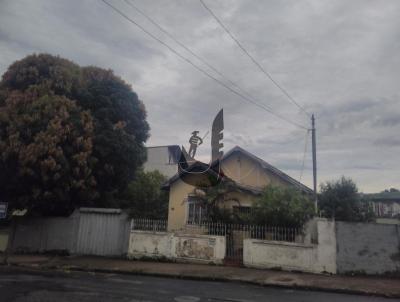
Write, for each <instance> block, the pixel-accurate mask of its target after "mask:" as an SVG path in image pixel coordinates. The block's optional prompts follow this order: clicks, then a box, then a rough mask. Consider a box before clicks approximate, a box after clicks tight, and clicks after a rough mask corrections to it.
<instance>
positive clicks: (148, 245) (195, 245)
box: [128, 231, 226, 264]
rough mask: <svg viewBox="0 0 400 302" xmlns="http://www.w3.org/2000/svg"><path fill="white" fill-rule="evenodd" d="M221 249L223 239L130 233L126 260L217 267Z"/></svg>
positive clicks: (139, 232) (161, 233)
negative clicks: (151, 259)
mask: <svg viewBox="0 0 400 302" xmlns="http://www.w3.org/2000/svg"><path fill="white" fill-rule="evenodd" d="M225 245H226V243H225V237H224V236H208V235H207V236H206V235H180V234H175V233H167V232H149V231H132V232H131V236H130V240H129V248H128V258H131V259H140V258H143V257H151V258H168V259H173V260H185V261H189V262H209V263H216V264H220V263H222V261H223V259H224V258H225Z"/></svg>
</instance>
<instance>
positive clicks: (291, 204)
mask: <svg viewBox="0 0 400 302" xmlns="http://www.w3.org/2000/svg"><path fill="white" fill-rule="evenodd" d="M313 215H314V204H313V202H312V201H311V200H310V198H309V197H308V196H306V195H304V194H303V193H302V192H300V191H298V190H296V189H294V188H290V187H280V186H272V185H269V186H267V187H266V188H265V189H264V191H263V193H262V195H261V197H260V198H259V199H258V200H257V201H256V202H255V204H254V210H253V213H252V216H253V218H252V219H253V221H254V222H255V223H257V224H265V225H275V226H285V227H302V226H303V225H304V224H305V223H306V222H307V221H308V220H309V219H310V218H312V216H313Z"/></svg>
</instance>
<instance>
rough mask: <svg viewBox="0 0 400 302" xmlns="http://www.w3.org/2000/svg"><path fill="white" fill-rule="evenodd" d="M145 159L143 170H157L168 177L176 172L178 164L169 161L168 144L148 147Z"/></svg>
mask: <svg viewBox="0 0 400 302" xmlns="http://www.w3.org/2000/svg"><path fill="white" fill-rule="evenodd" d="M146 150H147V161H146V162H145V163H144V165H143V168H144V171H145V172H151V171H155V170H157V171H159V172H160V173H161V174H163V175H164V176H165V177H167V178H170V177H172V176H174V175H175V174H176V173H178V165H177V164H176V163H173V162H170V156H173V154H172V155H170V152H169V149H168V146H159V147H148V148H146Z"/></svg>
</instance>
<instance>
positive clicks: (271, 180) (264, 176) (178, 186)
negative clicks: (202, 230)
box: [168, 153, 289, 231]
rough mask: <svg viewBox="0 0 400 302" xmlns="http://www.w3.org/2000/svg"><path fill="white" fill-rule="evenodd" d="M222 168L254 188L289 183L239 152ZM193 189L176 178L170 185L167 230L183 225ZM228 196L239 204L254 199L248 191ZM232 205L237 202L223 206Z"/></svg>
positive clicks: (244, 204) (249, 203)
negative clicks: (188, 198) (188, 199)
mask: <svg viewBox="0 0 400 302" xmlns="http://www.w3.org/2000/svg"><path fill="white" fill-rule="evenodd" d="M222 170H223V172H224V173H225V175H226V176H228V177H229V178H231V179H233V180H234V181H235V182H237V183H239V184H241V185H246V186H251V187H254V188H264V187H265V186H267V185H269V184H273V185H283V186H288V185H289V183H287V182H285V181H284V180H281V179H280V178H278V177H277V176H275V175H274V174H272V173H269V172H267V171H265V169H263V168H262V167H261V166H260V165H259V164H258V163H257V162H255V161H254V160H252V159H250V158H248V157H247V156H243V155H241V154H240V153H235V154H233V155H231V156H230V157H229V158H228V159H226V160H224V162H223V164H222ZM189 177H190V176H189ZM194 189H195V187H194V186H191V185H188V184H187V183H185V182H183V181H182V180H180V179H178V180H176V181H175V182H174V183H173V184H172V185H171V187H170V192H169V210H168V230H169V231H176V230H180V229H182V228H183V227H184V226H185V224H186V215H187V203H186V201H187V197H188V195H189V194H192V193H193V190H194ZM230 196H231V197H234V198H237V199H239V200H240V204H241V206H251V205H252V203H253V202H254V200H255V199H256V197H255V196H254V195H252V194H250V193H248V194H246V193H237V192H232V193H230ZM234 205H237V203H236V202H233V201H229V202H227V203H226V204H225V207H226V208H231V207H232V206H234Z"/></svg>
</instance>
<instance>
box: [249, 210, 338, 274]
mask: <svg viewBox="0 0 400 302" xmlns="http://www.w3.org/2000/svg"><path fill="white" fill-rule="evenodd" d="M311 225H314V226H315V228H316V234H317V239H316V240H317V243H312V241H311V240H310V239H311V238H312V237H313V236H311V234H306V238H309V239H307V240H306V243H303V244H299V243H290V242H279V241H266V240H258V239H244V241H243V262H244V265H245V266H249V267H256V268H280V269H283V270H299V271H304V272H312V273H324V272H328V273H333V274H334V273H336V238H335V222H333V221H328V220H326V219H321V218H319V219H316V220H315V221H314V222H313V223H312V224H311ZM308 232H313V230H311V229H310V228H309V229H308ZM314 240H315V239H314Z"/></svg>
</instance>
